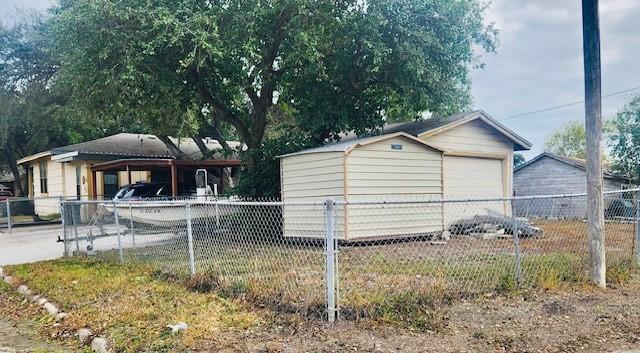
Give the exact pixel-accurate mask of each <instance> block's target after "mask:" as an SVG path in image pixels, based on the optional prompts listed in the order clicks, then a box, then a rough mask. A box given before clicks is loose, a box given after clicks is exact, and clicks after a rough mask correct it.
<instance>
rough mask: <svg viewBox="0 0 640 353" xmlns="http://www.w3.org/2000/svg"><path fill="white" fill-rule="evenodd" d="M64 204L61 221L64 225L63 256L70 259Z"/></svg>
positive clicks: (62, 205) (61, 206) (61, 203)
mask: <svg viewBox="0 0 640 353" xmlns="http://www.w3.org/2000/svg"><path fill="white" fill-rule="evenodd" d="M64 218H65V212H64V203H63V202H62V201H61V202H60V220H61V223H62V241H63V244H64V250H63V256H64V257H69V250H68V249H67V222H66V221H65V219H64Z"/></svg>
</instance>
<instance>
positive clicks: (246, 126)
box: [52, 0, 496, 166]
mask: <svg viewBox="0 0 640 353" xmlns="http://www.w3.org/2000/svg"><path fill="white" fill-rule="evenodd" d="M483 11H484V5H482V4H481V3H479V2H478V1H475V0H457V1H451V0H367V1H361V0H324V1H323V0H257V1H256V0H226V1H220V0H207V1H204V0H127V1H122V0H62V1H61V3H60V6H58V7H56V8H54V9H52V14H53V18H54V25H53V28H54V31H53V35H52V40H53V42H54V44H55V50H56V52H58V53H59V54H60V55H61V65H60V70H59V72H58V75H59V78H58V84H61V85H64V87H66V88H68V89H69V90H70V92H71V95H70V97H71V100H70V104H71V106H73V107H74V109H77V110H78V111H84V112H86V114H89V115H91V116H92V117H94V118H102V119H113V118H114V117H118V118H119V119H138V120H140V121H142V122H144V124H146V126H147V127H148V128H149V129H150V130H151V131H152V132H154V133H157V134H160V135H182V136H197V135H200V134H206V135H208V136H213V137H216V138H218V139H221V140H224V137H225V136H224V135H225V134H224V133H223V132H222V131H221V130H220V127H221V126H230V127H231V128H232V131H233V136H234V137H238V138H239V139H240V140H241V141H242V142H244V143H245V144H246V146H247V147H248V149H249V150H250V151H251V150H255V149H258V148H260V146H261V145H262V144H263V142H264V140H265V136H268V132H269V129H270V127H273V126H275V125H278V124H280V123H281V122H282V121H287V122H291V126H293V128H295V129H296V130H297V131H298V132H301V133H303V134H305V135H306V136H308V138H309V140H311V141H315V142H316V143H321V142H324V141H326V140H328V139H333V138H336V137H337V136H338V134H339V133H341V132H344V131H356V132H359V133H363V132H365V131H367V130H370V129H375V128H377V127H380V126H381V125H382V124H383V123H384V121H390V120H410V119H416V118H418V117H420V116H421V114H423V113H424V112H426V111H429V112H434V113H442V114H446V113H449V112H453V111H457V110H460V109H463V108H465V107H467V106H468V104H469V102H470V99H469V93H468V89H469V70H470V69H471V68H472V67H473V66H474V65H479V61H478V56H477V55H478V53H479V52H481V51H482V50H484V51H492V50H493V49H494V36H495V34H496V33H495V31H494V30H493V28H492V27H491V26H490V25H486V24H485V23H484V22H483ZM478 48H480V49H481V50H480V51H478ZM248 156H249V158H248V162H249V163H248V164H249V166H251V165H253V164H254V163H255V160H254V157H251V156H253V154H251V153H249V154H248Z"/></svg>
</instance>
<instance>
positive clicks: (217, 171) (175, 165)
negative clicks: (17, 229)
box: [18, 133, 240, 216]
mask: <svg viewBox="0 0 640 353" xmlns="http://www.w3.org/2000/svg"><path fill="white" fill-rule="evenodd" d="M170 140H171V141H172V142H173V144H174V145H175V146H176V147H177V148H178V149H179V150H180V151H181V153H182V155H178V154H177V153H176V152H174V151H172V150H170V149H169V148H168V147H167V146H166V144H165V143H164V142H162V141H161V140H160V139H159V138H158V137H156V136H154V135H147V134H130V133H120V134H116V135H112V136H107V137H104V138H100V139H96V140H92V141H87V142H83V143H78V144H73V145H69V146H62V147H58V148H54V149H51V150H49V151H43V152H40V153H37V154H34V155H31V156H27V157H25V158H22V159H20V160H18V165H20V166H21V167H22V168H24V170H25V171H26V172H27V173H26V174H27V187H26V188H25V190H28V196H29V197H30V198H33V199H34V208H35V213H36V214H38V215H41V216H44V215H48V214H55V213H59V201H60V200H61V199H83V200H87V199H110V198H112V197H113V196H114V195H115V193H116V192H117V191H118V189H119V188H120V187H122V186H124V185H127V184H132V183H135V182H155V183H167V184H169V185H170V187H171V194H172V195H173V196H177V195H179V194H180V192H181V189H186V188H188V187H189V185H190V184H191V183H195V181H194V172H195V170H196V169H207V170H208V171H209V172H210V173H209V174H210V176H211V177H212V178H213V179H214V182H215V183H217V184H219V190H220V191H221V192H222V191H223V190H224V186H225V182H224V178H223V177H222V174H223V169H224V168H236V169H237V168H238V167H239V166H240V160H239V159H238V158H237V155H232V156H228V155H223V154H222V152H221V151H222V146H221V145H220V144H219V143H218V141H216V140H214V139H207V138H205V139H202V143H203V144H204V146H206V147H207V149H208V150H210V151H211V152H212V153H211V155H209V156H207V159H206V160H203V155H202V153H201V149H200V148H199V147H198V146H197V144H196V143H195V142H194V141H193V139H190V138H170ZM228 143H229V145H230V147H232V148H237V147H238V146H239V143H238V142H233V141H230V142H228ZM181 157H182V158H181Z"/></svg>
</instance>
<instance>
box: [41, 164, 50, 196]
mask: <svg viewBox="0 0 640 353" xmlns="http://www.w3.org/2000/svg"><path fill="white" fill-rule="evenodd" d="M48 192H49V188H48V185H47V161H42V162H40V193H42V194H46V193H48Z"/></svg>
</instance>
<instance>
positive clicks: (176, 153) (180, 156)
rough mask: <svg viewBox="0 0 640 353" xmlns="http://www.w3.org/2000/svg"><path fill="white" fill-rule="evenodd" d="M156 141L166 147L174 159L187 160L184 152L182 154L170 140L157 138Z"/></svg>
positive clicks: (165, 137)
mask: <svg viewBox="0 0 640 353" xmlns="http://www.w3.org/2000/svg"><path fill="white" fill-rule="evenodd" d="M158 139H159V140H160V141H162V143H164V145H165V146H167V148H168V149H169V151H170V152H171V153H172V154H173V155H174V156H176V158H178V159H187V155H186V154H185V153H184V152H182V150H181V149H180V148H178V146H176V144H175V143H173V141H171V139H170V138H169V137H168V136H158Z"/></svg>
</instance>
